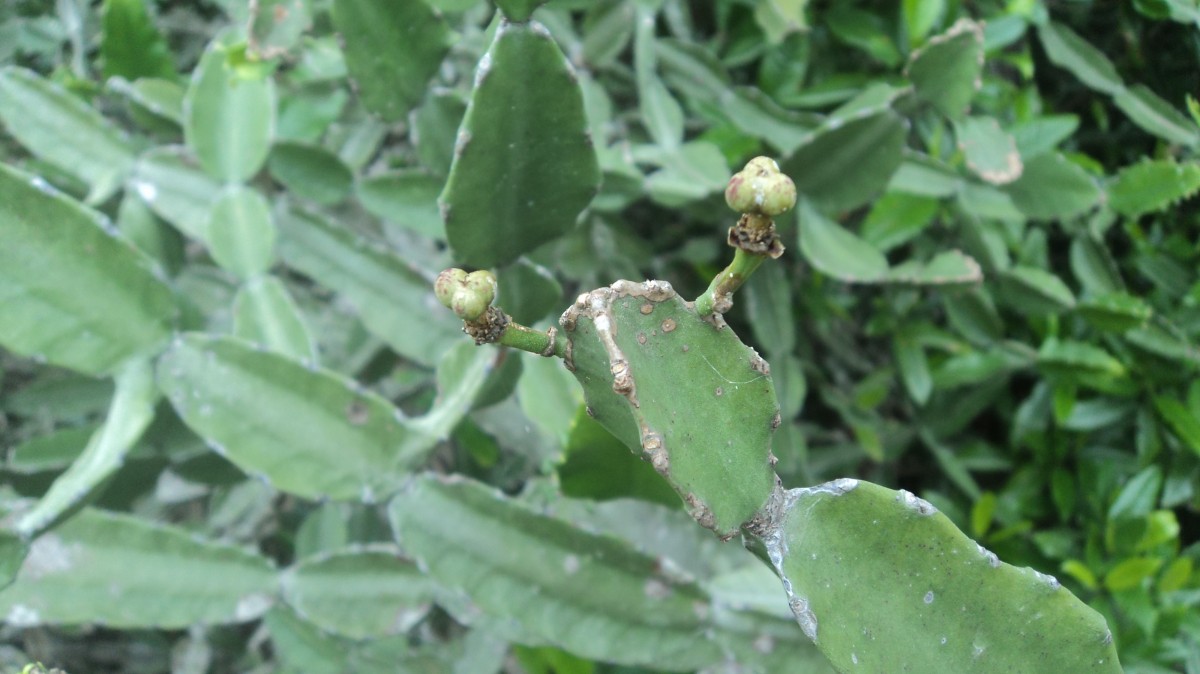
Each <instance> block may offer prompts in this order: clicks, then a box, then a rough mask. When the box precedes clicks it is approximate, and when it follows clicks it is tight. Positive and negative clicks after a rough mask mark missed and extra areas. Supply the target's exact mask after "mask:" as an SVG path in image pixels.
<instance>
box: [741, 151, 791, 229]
mask: <svg viewBox="0 0 1200 674" xmlns="http://www.w3.org/2000/svg"><path fill="white" fill-rule="evenodd" d="M725 203H727V204H729V207H730V208H732V209H733V210H735V211H737V212H738V213H750V214H753V215H765V216H767V217H774V216H776V215H780V214H783V213H786V212H788V211H790V210H791V209H792V207H793V206H795V205H796V185H795V183H793V182H792V179H791V178H789V177H787V176H786V175H784V174H782V173H780V172H779V165H778V164H776V163H775V160H773V159H771V158H769V157H755V158H754V159H751V160H750V161H749V162H748V163H747V164H746V168H744V169H742V170H741V171H739V172H737V173H735V174H734V175H733V177H732V178H730V179H729V186H728V187H726V188H725Z"/></svg>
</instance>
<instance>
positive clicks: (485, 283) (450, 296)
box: [433, 269, 496, 321]
mask: <svg viewBox="0 0 1200 674" xmlns="http://www.w3.org/2000/svg"><path fill="white" fill-rule="evenodd" d="M433 294H434V295H436V296H437V298H438V301H439V302H441V303H442V304H443V305H445V306H446V307H448V308H449V309H450V310H451V311H453V312H454V313H455V315H457V316H458V317H459V318H461V319H463V320H464V321H474V320H477V319H478V318H479V317H480V316H482V315H483V314H484V313H485V312H486V311H487V310H488V307H490V306H491V305H492V300H494V299H496V276H495V275H494V274H492V272H490V271H486V270H480V271H473V272H471V273H470V274H468V273H467V272H465V271H463V270H461V269H447V270H445V271H443V272H442V273H440V274H438V277H437V281H435V282H434V284H433Z"/></svg>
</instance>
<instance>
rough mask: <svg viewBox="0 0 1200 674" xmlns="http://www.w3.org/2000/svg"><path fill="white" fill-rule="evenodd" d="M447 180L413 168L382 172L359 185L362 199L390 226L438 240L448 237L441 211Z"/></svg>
mask: <svg viewBox="0 0 1200 674" xmlns="http://www.w3.org/2000/svg"><path fill="white" fill-rule="evenodd" d="M443 184H444V181H443V180H442V179H440V178H437V177H436V176H433V175H430V174H428V173H426V172H424V171H414V170H411V169H408V170H401V171H390V172H388V173H380V174H377V175H373V176H371V177H370V178H363V179H362V180H360V181H359V182H358V199H359V201H361V202H362V205H363V206H364V207H366V209H367V210H368V211H370V212H371V213H374V214H375V216H376V217H378V218H380V219H381V220H383V221H384V222H386V223H395V224H397V225H399V226H401V227H403V228H405V229H409V230H412V231H415V232H417V233H419V234H423V235H425V236H428V237H432V238H435V239H445V238H446V228H445V226H444V225H443V224H442V216H441V213H439V212H438V203H437V200H438V194H440V193H441V191H442V185H443Z"/></svg>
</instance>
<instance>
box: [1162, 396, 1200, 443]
mask: <svg viewBox="0 0 1200 674" xmlns="http://www.w3.org/2000/svg"><path fill="white" fill-rule="evenodd" d="M1154 408H1155V409H1157V410H1158V414H1159V416H1161V417H1162V418H1163V421H1165V422H1167V426H1169V427H1170V428H1171V430H1172V431H1174V432H1175V435H1176V436H1177V437H1178V438H1179V439H1180V440H1182V441H1183V444H1184V446H1186V447H1187V448H1188V449H1190V450H1192V451H1193V452H1195V453H1197V454H1200V418H1197V416H1196V412H1195V410H1193V409H1191V408H1190V407H1189V406H1188V405H1185V404H1184V403H1182V402H1180V401H1179V399H1178V398H1173V397H1171V396H1167V395H1160V396H1155V397H1154Z"/></svg>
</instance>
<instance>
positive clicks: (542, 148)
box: [441, 22, 600, 267]
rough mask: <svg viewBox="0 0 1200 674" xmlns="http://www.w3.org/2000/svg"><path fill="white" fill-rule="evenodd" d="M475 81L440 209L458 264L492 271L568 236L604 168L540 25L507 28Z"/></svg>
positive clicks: (562, 64) (574, 90) (572, 80)
mask: <svg viewBox="0 0 1200 674" xmlns="http://www.w3.org/2000/svg"><path fill="white" fill-rule="evenodd" d="M475 81H476V85H475V91H474V93H473V94H472V97H471V104H470V106H469V107H468V109H467V114H466V117H465V118H464V119H463V124H462V128H461V130H460V131H459V141H460V143H459V146H458V148H457V150H456V157H455V160H454V164H453V167H452V168H451V170H450V178H449V180H448V182H447V183H446V188H445V191H444V192H442V196H441V203H442V208H443V220H444V221H445V223H446V235H447V237H448V239H449V241H450V246H451V248H453V249H454V252H455V255H456V257H458V259H459V260H461V261H462V262H464V263H467V264H470V265H474V266H478V267H491V266H497V265H502V264H505V263H508V262H511V261H512V260H514V259H516V258H517V257H519V256H520V255H521V254H523V253H526V252H528V251H530V250H533V249H534V248H536V247H538V246H540V245H542V244H543V243H546V242H547V241H551V240H553V239H555V238H557V237H559V236H561V235H562V234H565V233H566V232H567V231H569V230H570V229H571V228H572V227H573V226H574V224H575V218H576V217H577V216H578V215H579V212H580V211H581V210H583V208H584V207H585V206H587V204H588V202H590V201H591V200H592V197H593V195H594V194H595V193H596V188H597V185H598V184H599V182H600V170H599V166H598V164H597V161H596V153H595V150H594V149H593V148H592V143H591V139H590V138H589V137H588V134H587V119H586V117H585V115H584V111H583V96H582V94H581V93H580V89H579V84H578V81H577V79H576V77H575V75H574V73H573V72H572V71H571V68H570V65H569V64H568V63H567V61H566V59H565V58H564V57H563V54H562V52H561V51H559V49H558V45H556V44H555V43H554V40H553V39H551V38H550V36H549V35H548V34H547V32H546V30H545V29H544V28H543V27H542V26H541V25H540V24H538V23H536V22H532V23H529V24H503V25H501V26H500V28H499V29H498V30H497V31H496V38H495V41H494V42H493V43H492V46H491V48H490V49H489V50H488V53H487V54H486V55H484V58H483V60H482V61H481V62H480V64H479V69H478V71H477V72H476V78H475Z"/></svg>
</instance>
